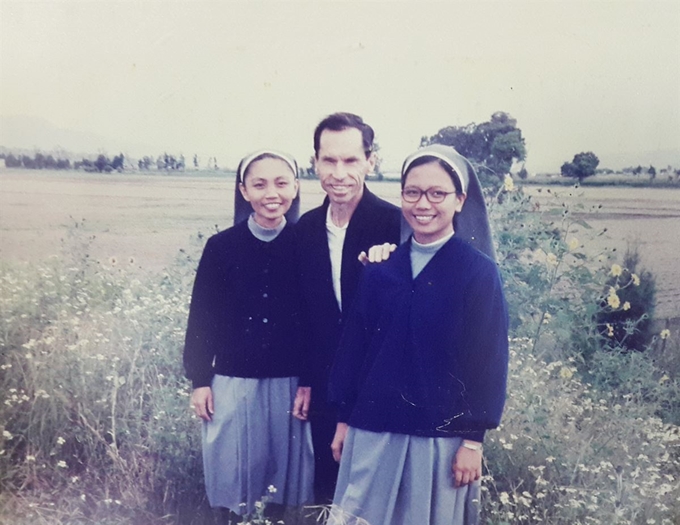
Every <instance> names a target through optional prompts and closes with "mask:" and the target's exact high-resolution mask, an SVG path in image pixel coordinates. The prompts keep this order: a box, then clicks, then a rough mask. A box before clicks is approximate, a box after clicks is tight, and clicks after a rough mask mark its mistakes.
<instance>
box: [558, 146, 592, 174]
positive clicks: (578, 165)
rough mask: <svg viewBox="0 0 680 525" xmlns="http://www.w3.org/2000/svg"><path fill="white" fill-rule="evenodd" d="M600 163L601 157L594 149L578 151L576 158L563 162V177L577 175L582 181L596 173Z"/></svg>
mask: <svg viewBox="0 0 680 525" xmlns="http://www.w3.org/2000/svg"><path fill="white" fill-rule="evenodd" d="M599 163H600V159H598V158H597V155H595V153H593V152H592V151H588V152H585V153H577V154H576V155H574V160H572V161H571V162H565V163H564V164H562V168H561V169H560V171H561V172H562V176H563V177H575V178H578V180H579V182H582V181H583V179H585V178H586V177H590V176H591V175H594V174H595V169H596V168H597V165H598V164H599Z"/></svg>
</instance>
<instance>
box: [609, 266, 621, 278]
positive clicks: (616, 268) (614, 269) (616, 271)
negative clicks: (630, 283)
mask: <svg viewBox="0 0 680 525" xmlns="http://www.w3.org/2000/svg"><path fill="white" fill-rule="evenodd" d="M609 273H610V274H612V275H613V276H614V277H618V276H620V275H621V274H622V273H623V268H621V266H619V265H618V264H612V269H611V270H610V271H609Z"/></svg>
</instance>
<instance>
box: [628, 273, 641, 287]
mask: <svg viewBox="0 0 680 525" xmlns="http://www.w3.org/2000/svg"><path fill="white" fill-rule="evenodd" d="M630 278H631V279H632V281H633V284H634V285H635V286H640V277H638V274H636V273H633V274H631V276H630Z"/></svg>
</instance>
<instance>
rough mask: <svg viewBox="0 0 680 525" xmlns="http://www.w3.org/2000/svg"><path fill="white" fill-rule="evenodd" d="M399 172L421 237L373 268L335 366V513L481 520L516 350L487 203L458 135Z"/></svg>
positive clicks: (409, 520) (370, 518) (423, 520)
mask: <svg viewBox="0 0 680 525" xmlns="http://www.w3.org/2000/svg"><path fill="white" fill-rule="evenodd" d="M401 183H402V212H403V215H404V218H405V219H406V221H407V222H408V223H409V225H410V226H411V228H412V229H413V235H412V237H411V238H410V239H409V240H408V241H407V242H406V243H404V244H403V245H402V246H400V247H399V248H398V249H397V250H396V251H395V252H394V253H393V254H392V255H391V257H390V258H389V260H388V261H386V262H384V263H381V264H375V265H369V266H367V267H366V271H365V274H364V278H363V281H362V284H361V287H360V289H359V293H358V295H357V299H356V302H355V305H354V310H353V312H352V314H351V315H350V318H349V319H348V322H347V325H346V328H345V332H344V335H343V339H342V342H341V345H340V348H339V351H338V353H337V356H338V357H337V358H336V362H335V365H334V367H333V372H332V375H331V381H330V392H329V394H330V398H331V400H332V401H334V402H335V403H336V404H337V406H338V407H339V411H338V413H339V423H338V427H337V432H336V436H335V440H334V442H333V452H334V455H335V457H336V460H341V463H340V474H339V477H338V485H337V490H336V493H335V497H334V501H333V502H334V509H333V517H332V519H331V521H330V523H343V521H342V520H344V521H345V522H350V523H351V522H352V519H354V518H360V520H358V521H356V522H360V523H365V522H367V523H370V524H371V525H388V524H389V525H399V524H404V525H406V524H413V523H418V524H423V525H427V524H430V525H444V524H446V525H451V524H456V525H461V524H464V523H465V524H468V523H477V521H478V516H479V481H478V480H479V478H480V477H481V473H482V442H483V439H484V433H485V431H486V430H488V429H491V428H495V427H496V426H498V424H499V422H500V417H501V413H502V411H503V405H504V402H505V384H506V375H507V361H508V335H507V330H508V323H507V311H506V303H505V299H504V296H503V289H502V283H501V279H500V276H499V272H498V269H497V267H496V264H495V262H494V260H493V257H494V253H493V247H492V244H491V237H490V231H489V226H488V220H487V216H486V207H485V205H484V200H483V197H482V194H481V190H480V187H479V182H478V181H477V177H476V175H475V173H474V170H473V169H472V166H471V165H470V164H469V163H468V162H467V160H466V159H465V158H464V157H462V156H460V155H459V154H458V153H457V152H456V151H455V150H454V149H453V148H450V147H447V146H441V145H434V146H428V147H426V148H423V149H420V150H418V151H417V152H415V153H414V154H412V155H411V156H409V157H408V158H407V159H406V161H405V162H404V166H403V168H402V179H401ZM361 520H365V521H361Z"/></svg>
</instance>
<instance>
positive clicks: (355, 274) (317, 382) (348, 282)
mask: <svg viewBox="0 0 680 525" xmlns="http://www.w3.org/2000/svg"><path fill="white" fill-rule="evenodd" d="M328 206H329V201H328V198H326V200H325V201H324V203H323V204H322V205H321V206H319V207H318V208H314V209H313V210H310V211H308V212H307V213H305V214H304V215H303V216H302V217H301V218H300V220H299V221H298V223H297V224H296V225H295V228H296V233H297V236H298V250H299V257H298V266H299V274H300V278H301V282H300V286H301V287H302V300H303V322H304V334H305V347H306V352H307V357H306V360H305V367H304V371H303V374H304V376H303V377H301V378H300V379H301V383H302V384H306V385H311V386H312V388H313V393H312V404H313V407H316V408H318V409H324V405H325V399H326V391H327V388H328V375H329V373H330V367H331V365H332V363H333V358H334V357H335V352H336V349H337V347H338V343H339V342H340V334H341V333H342V324H343V320H344V318H345V316H346V313H347V312H348V311H349V309H350V307H351V305H352V302H353V301H354V296H355V294H356V290H357V286H358V284H359V278H360V276H361V272H362V270H363V265H362V264H361V263H360V262H359V261H358V259H357V258H358V256H359V253H361V252H362V251H367V250H368V249H369V248H370V247H371V246H374V245H376V244H382V243H385V242H390V243H394V244H398V243H399V234H400V227H401V211H400V210H399V208H397V207H396V206H394V205H393V204H390V203H389V202H387V201H384V200H382V199H380V198H378V197H376V196H375V195H374V194H373V193H371V192H370V191H369V190H368V188H366V187H364V194H363V196H362V198H361V201H359V204H358V206H357V208H356V210H355V211H354V214H353V215H352V218H351V219H350V221H349V224H348V226H347V234H346V236H345V243H344V246H343V250H342V270H341V274H340V287H341V293H342V306H343V310H342V312H341V311H340V308H339V307H338V303H337V301H336V299H335V293H334V291H333V279H332V276H331V260H330V253H329V251H328V234H327V232H326V214H327V212H328Z"/></svg>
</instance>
